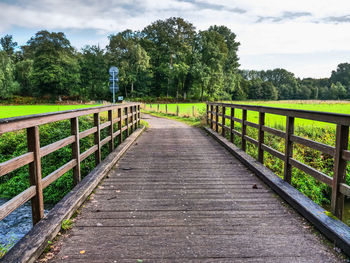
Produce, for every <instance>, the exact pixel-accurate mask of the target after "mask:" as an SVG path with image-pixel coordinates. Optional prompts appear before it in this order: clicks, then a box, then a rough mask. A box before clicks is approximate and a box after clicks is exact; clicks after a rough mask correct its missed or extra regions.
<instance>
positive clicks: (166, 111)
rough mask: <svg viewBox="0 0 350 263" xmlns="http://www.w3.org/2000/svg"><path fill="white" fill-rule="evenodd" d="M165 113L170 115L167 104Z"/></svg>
mask: <svg viewBox="0 0 350 263" xmlns="http://www.w3.org/2000/svg"><path fill="white" fill-rule="evenodd" d="M165 113H166V114H168V104H165Z"/></svg>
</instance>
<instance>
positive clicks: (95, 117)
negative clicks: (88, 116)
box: [94, 113, 101, 165]
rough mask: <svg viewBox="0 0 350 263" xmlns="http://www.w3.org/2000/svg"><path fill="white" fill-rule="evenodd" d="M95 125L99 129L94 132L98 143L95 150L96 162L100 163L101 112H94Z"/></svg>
mask: <svg viewBox="0 0 350 263" xmlns="http://www.w3.org/2000/svg"><path fill="white" fill-rule="evenodd" d="M94 126H95V127H96V128H97V131H96V132H95V134H94V143H95V145H97V151H96V152H95V163H96V165H98V164H99V163H100V162H101V130H100V113H94Z"/></svg>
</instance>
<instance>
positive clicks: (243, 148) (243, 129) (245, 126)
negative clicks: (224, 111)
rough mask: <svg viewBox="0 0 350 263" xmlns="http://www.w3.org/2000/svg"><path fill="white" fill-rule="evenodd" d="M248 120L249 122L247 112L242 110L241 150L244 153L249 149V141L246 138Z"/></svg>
mask: <svg viewBox="0 0 350 263" xmlns="http://www.w3.org/2000/svg"><path fill="white" fill-rule="evenodd" d="M246 120H247V110H245V109H243V110H242V137H241V141H242V146H241V148H242V150H243V151H245V150H246V147H247V141H246V139H245V137H244V136H245V135H246V133H247V125H246V123H245V121H246Z"/></svg>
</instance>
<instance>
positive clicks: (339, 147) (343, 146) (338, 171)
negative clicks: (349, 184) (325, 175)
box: [331, 124, 349, 220]
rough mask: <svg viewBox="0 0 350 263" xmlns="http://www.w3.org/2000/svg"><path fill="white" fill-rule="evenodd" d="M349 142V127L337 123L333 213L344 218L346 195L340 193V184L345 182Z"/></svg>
mask: <svg viewBox="0 0 350 263" xmlns="http://www.w3.org/2000/svg"><path fill="white" fill-rule="evenodd" d="M348 143H349V127H348V126H344V125H340V124H338V125H337V131H336V139H335V157H334V172H333V185H332V200H331V209H332V213H333V214H334V215H335V216H336V217H338V218H339V219H340V220H342V217H343V209H344V195H343V194H342V193H340V191H339V186H340V184H341V183H344V182H345V175H346V161H345V160H343V158H342V153H343V150H347V149H348Z"/></svg>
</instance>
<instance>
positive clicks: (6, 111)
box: [0, 105, 99, 118]
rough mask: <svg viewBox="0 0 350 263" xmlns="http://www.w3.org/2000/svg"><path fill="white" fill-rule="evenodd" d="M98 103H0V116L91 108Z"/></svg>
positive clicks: (8, 116)
mask: <svg viewBox="0 0 350 263" xmlns="http://www.w3.org/2000/svg"><path fill="white" fill-rule="evenodd" d="M96 106H99V105H0V118H10V117H17V116H23V115H32V114H39V113H47V112H55V111H65V110H74V109H80V108H91V107H96Z"/></svg>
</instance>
